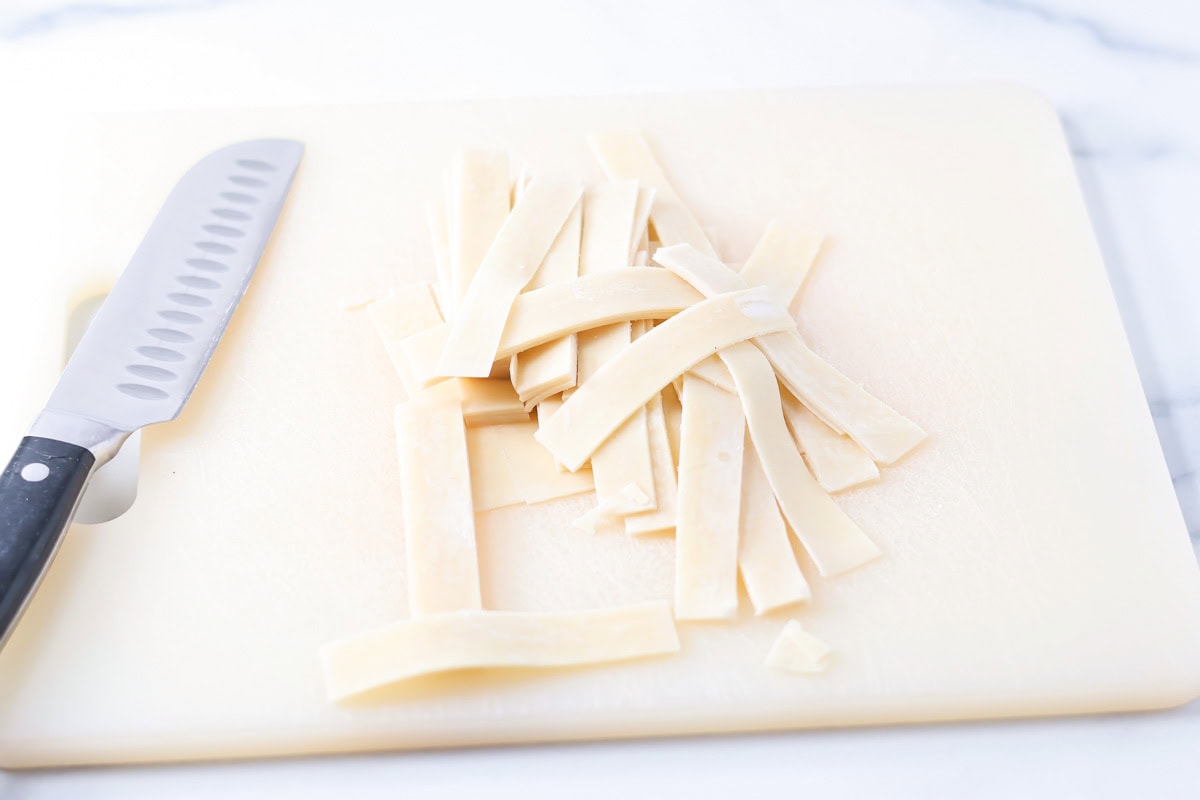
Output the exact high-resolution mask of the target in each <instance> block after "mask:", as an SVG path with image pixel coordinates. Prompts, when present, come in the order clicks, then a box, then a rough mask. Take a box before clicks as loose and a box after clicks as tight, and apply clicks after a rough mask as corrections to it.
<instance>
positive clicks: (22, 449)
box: [0, 436, 96, 643]
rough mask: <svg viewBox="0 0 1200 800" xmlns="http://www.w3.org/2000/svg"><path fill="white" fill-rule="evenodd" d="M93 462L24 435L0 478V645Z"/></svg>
mask: <svg viewBox="0 0 1200 800" xmlns="http://www.w3.org/2000/svg"><path fill="white" fill-rule="evenodd" d="M95 463H96V458H95V456H93V455H92V453H91V451H90V450H88V449H87V448H84V447H80V446H79V445H75V444H68V443H67V442H60V441H58V440H56V439H43V438H41V437H38V436H27V437H25V438H24V439H22V440H21V445H20V446H19V447H18V448H17V452H16V455H14V456H13V458H12V461H10V462H9V463H8V466H7V467H6V468H5V470H4V472H3V474H0V643H2V642H4V640H5V639H7V638H8V634H9V633H11V632H12V628H13V626H14V625H15V624H16V622H17V618H18V617H20V615H21V611H22V610H23V609H24V608H25V603H26V601H27V600H28V599H29V597H30V596H31V595H32V594H33V591H34V589H36V588H37V585H38V581H40V580H41V578H42V573H43V572H44V571H45V569H46V566H47V565H48V564H49V563H50V559H51V558H53V557H54V553H55V551H56V550H58V544H59V542H60V541H61V540H62V536H63V533H65V532H66V530H67V526H68V525H70V524H71V516H72V515H73V514H74V513H75V505H76V503H78V501H79V496H80V495H81V494H83V487H84V486H85V485H86V484H87V479H88V475H89V474H90V473H91V471H92V465H93V464H95Z"/></svg>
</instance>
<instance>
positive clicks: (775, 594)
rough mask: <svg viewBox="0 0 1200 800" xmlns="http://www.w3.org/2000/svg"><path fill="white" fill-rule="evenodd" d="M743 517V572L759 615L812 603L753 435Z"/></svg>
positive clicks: (744, 468)
mask: <svg viewBox="0 0 1200 800" xmlns="http://www.w3.org/2000/svg"><path fill="white" fill-rule="evenodd" d="M741 514H742V516H741V526H740V529H739V531H738V570H739V571H740V572H741V574H742V583H744V584H745V585H746V594H748V595H749V596H750V604H751V605H753V606H754V613H755V614H765V613H767V612H768V611H772V610H774V609H776V608H782V607H783V606H788V605H791V604H793V603H799V602H802V601H805V600H808V599H810V598H811V597H812V590H811V589H809V586H808V581H806V580H804V574H803V573H801V572H800V565H799V564H797V563H796V554H795V553H794V552H792V544H791V542H790V541H789V539H788V532H787V526H786V525H785V524H784V522H783V515H781V514H780V513H779V506H778V504H777V503H776V502H775V493H774V492H773V491H772V490H771V484H770V482H768V481H767V474H766V473H765V472H763V469H762V464H761V463H760V461H759V458H758V452H757V451H756V450H755V449H754V443H753V442H751V441H750V438H749V435H747V437H746V444H745V455H744V457H743V459H742V512H741Z"/></svg>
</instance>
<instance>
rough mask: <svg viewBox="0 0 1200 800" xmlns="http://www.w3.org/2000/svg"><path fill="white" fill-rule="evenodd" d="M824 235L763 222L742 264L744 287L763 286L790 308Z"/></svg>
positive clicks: (776, 223) (802, 284) (810, 268)
mask: <svg viewBox="0 0 1200 800" xmlns="http://www.w3.org/2000/svg"><path fill="white" fill-rule="evenodd" d="M823 241H824V237H822V236H819V235H816V234H810V233H805V232H804V231H800V230H797V229H795V228H793V227H791V226H788V225H781V224H780V223H778V222H770V223H768V224H767V229H766V231H764V232H763V235H762V238H761V239H759V240H758V244H756V245H755V246H754V251H753V252H752V253H750V258H748V259H746V263H745V264H743V265H742V269H741V273H740V274H741V276H742V280H744V281H745V282H746V285H747V286H766V287H767V288H768V289H769V290H770V292H771V296H772V297H774V298H777V299H778V301H779V302H780V303H784V302H785V300H786V303H785V304H786V305H787V306H788V307H791V305H792V304H793V303H794V302H796V297H797V296H798V295H799V294H800V289H801V288H802V287H803V286H804V280H805V279H806V278H807V277H808V273H809V271H810V270H812V265H813V262H814V261H816V258H817V253H818V252H819V251H820V249H821V244H822V242H823Z"/></svg>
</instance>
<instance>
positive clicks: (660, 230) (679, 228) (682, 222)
mask: <svg viewBox="0 0 1200 800" xmlns="http://www.w3.org/2000/svg"><path fill="white" fill-rule="evenodd" d="M588 143H589V144H591V146H592V152H593V153H594V154H595V156H596V158H597V159H599V161H600V163H601V165H603V167H604V170H605V172H607V173H608V175H609V177H612V178H634V179H636V180H638V181H640V182H641V183H643V184H645V185H646V186H648V187H650V188H651V189H653V190H654V198H653V202H652V204H651V206H650V220H651V222H653V223H654V231H655V233H657V234H658V240H659V241H660V242H662V243H663V244H665V245H672V244H684V243H686V244H690V245H692V246H693V247H695V248H696V249H697V250H700V251H702V252H705V253H709V254H711V255H714V256H715V255H716V251H715V250H714V249H713V246H712V243H711V242H709V240H708V236H706V235H705V233H704V229H703V228H701V227H700V223H699V222H697V221H696V218H695V217H693V216H692V212H691V211H689V210H688V208H687V206H685V205H684V204H683V201H682V200H681V199H680V198H679V195H678V194H676V192H675V189H674V187H672V186H671V182H670V181H668V180H667V176H666V173H665V172H663V169H662V166H661V165H659V163H658V160H657V159H656V158H655V157H654V153H653V151H651V149H650V145H649V143H648V142H647V141H646V139H645V137H643V136H642V134H641V133H639V132H637V131H612V132H609V133H598V134H595V135H593V136H591V137H589V139H588Z"/></svg>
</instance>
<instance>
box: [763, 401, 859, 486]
mask: <svg viewBox="0 0 1200 800" xmlns="http://www.w3.org/2000/svg"><path fill="white" fill-rule="evenodd" d="M783 416H784V417H785V418H786V419H787V423H788V427H789V428H791V429H792V435H793V436H795V437H796V444H797V445H799V447H800V452H802V453H803V454H804V459H805V460H806V461H807V462H808V466H810V467H811V468H812V472H813V475H814V476H815V477H816V479H817V483H819V484H821V488H822V489H824V490H825V491H827V492H840V491H842V490H843V489H850V488H852V487H854V486H861V485H862V484H864V483H869V482H871V481H874V480H878V479H879V467H877V466H876V465H875V461H874V460H873V459H872V458H871V456H870V455H868V454H867V451H866V450H863V449H862V447H860V446H859V445H858V444H856V443H855V442H854V440H853V439H851V438H849V437H847V436H842V435H841V434H839V433H837V432H836V431H834V430H833V429H832V428H830V427H829V426H828V425H826V424H825V423H824V422H821V420H819V419H817V415H816V414H814V413H812V412H811V411H809V410H808V409H807V408H805V407H804V406H803V405H802V404H801V403H800V401H799V400H797V399H796V398H795V397H793V396H792V395H791V394H785V395H784V396H783Z"/></svg>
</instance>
